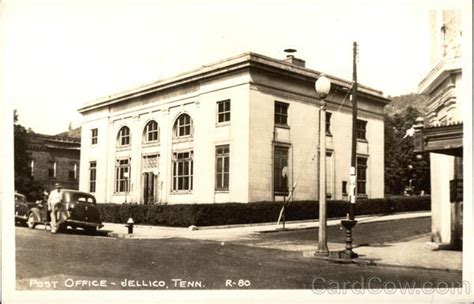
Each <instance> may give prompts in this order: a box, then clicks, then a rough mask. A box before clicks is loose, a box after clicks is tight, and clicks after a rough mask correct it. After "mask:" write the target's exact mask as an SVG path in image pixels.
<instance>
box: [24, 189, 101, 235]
mask: <svg viewBox="0 0 474 304" xmlns="http://www.w3.org/2000/svg"><path fill="white" fill-rule="evenodd" d="M61 196H62V198H61V202H60V203H59V204H57V205H56V212H55V214H56V219H57V225H56V227H51V232H52V233H56V232H58V231H64V230H65V229H66V228H67V227H71V228H72V229H76V228H79V227H80V228H82V229H84V230H85V231H87V232H90V233H94V232H96V231H97V229H98V228H102V227H103V225H102V221H101V218H100V213H99V210H98V208H97V202H96V200H95V197H94V196H93V195H92V194H90V193H86V192H81V191H77V190H69V189H62V190H61ZM47 209H48V208H47V206H36V207H33V208H31V210H30V213H29V216H28V221H27V224H28V227H30V228H35V226H36V225H37V224H43V225H48V224H50V218H49V212H48V210H47Z"/></svg>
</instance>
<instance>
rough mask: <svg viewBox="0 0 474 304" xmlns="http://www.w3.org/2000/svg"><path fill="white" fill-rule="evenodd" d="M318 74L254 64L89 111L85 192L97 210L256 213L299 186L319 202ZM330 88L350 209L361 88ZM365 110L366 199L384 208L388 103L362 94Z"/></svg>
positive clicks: (362, 190) (289, 63)
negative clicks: (194, 208)
mask: <svg viewBox="0 0 474 304" xmlns="http://www.w3.org/2000/svg"><path fill="white" fill-rule="evenodd" d="M319 75H320V73H319V72H317V71H314V70H310V69H308V68H305V62H304V61H303V60H301V59H297V58H295V57H293V56H289V57H288V58H286V59H285V60H277V59H273V58H269V57H266V56H262V55H259V54H255V53H244V54H241V55H239V56H236V57H232V58H228V59H225V60H222V61H220V62H217V63H214V64H210V65H206V66H203V67H201V68H199V69H196V70H194V71H191V72H187V73H183V74H180V75H177V76H175V77H173V78H169V79H165V80H161V81H157V82H154V83H152V84H149V85H146V86H142V87H139V88H137V89H134V90H130V91H126V92H122V93H118V94H116V95H112V96H108V97H107V98H103V99H99V100H96V101H94V102H91V103H88V104H85V105H84V106H82V107H81V108H80V109H79V112H80V113H81V114H82V115H83V118H84V119H83V124H82V144H81V168H80V173H81V175H80V186H79V187H80V190H83V191H89V192H93V193H94V194H95V196H96V197H97V200H98V201H99V202H114V203H123V202H137V203H168V204H176V203H222V202H255V201H272V200H281V199H282V198H283V196H282V195H284V194H285V193H287V191H288V188H291V185H293V184H294V183H295V182H297V187H296V189H295V192H294V197H293V199H294V200H316V199H317V196H318V195H317V184H318V183H317V176H318V175H317V172H318V162H317V160H318V158H317V150H318V147H317V143H318V125H319V122H318V121H319V117H318V116H319V100H318V98H317V94H316V92H315V89H314V82H315V80H316V79H317V77H319ZM329 78H330V79H331V81H332V83H333V85H332V90H331V93H330V94H329V96H328V98H327V102H328V106H327V109H328V112H329V113H328V115H327V117H328V123H327V129H328V132H327V135H326V139H327V192H328V197H330V198H332V199H345V198H346V193H345V192H346V186H347V182H348V175H349V167H350V151H351V149H350V143H351V140H350V139H351V137H350V136H351V115H352V114H351V107H350V105H351V102H350V100H349V96H348V95H349V94H347V91H348V88H350V86H351V82H349V81H346V80H342V79H338V78H335V77H331V76H329ZM343 100H344V103H342V101H343ZM358 103H359V119H360V124H359V130H358V137H359V140H358V164H359V166H358V171H359V175H358V176H359V177H358V187H359V195H360V196H363V197H369V198H381V197H383V195H384V192H383V191H384V122H383V114H382V110H383V107H384V106H385V105H386V104H387V103H388V100H387V99H386V98H384V97H383V95H382V92H380V91H377V90H374V89H371V88H369V87H366V86H363V85H360V86H359V98H358ZM284 167H286V169H285V170H283V168H284ZM282 171H286V172H287V177H286V178H285V177H283V176H282Z"/></svg>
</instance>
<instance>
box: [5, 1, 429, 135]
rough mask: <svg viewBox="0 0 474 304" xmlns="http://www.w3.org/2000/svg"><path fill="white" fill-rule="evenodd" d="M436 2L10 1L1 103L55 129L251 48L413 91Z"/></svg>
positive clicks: (43, 128)
mask: <svg viewBox="0 0 474 304" xmlns="http://www.w3.org/2000/svg"><path fill="white" fill-rule="evenodd" d="M430 3H432V2H428V1H378V2H374V1H302V0H301V1H297V0H296V1H295V0H294V1H245V0H241V1H226V2H224V1H207V2H203V1H199V3H198V2H197V1H184V0H182V1H143V0H142V1H124V0H122V1H120V0H118V1H106V0H102V1H78V0H77V1H66V0H63V1H41V0H38V1H7V2H6V4H4V5H3V7H2V8H3V10H2V12H1V14H2V22H3V24H2V31H3V35H2V37H3V41H2V42H3V46H4V48H3V51H2V52H3V55H2V56H1V57H2V62H1V63H2V67H3V73H2V76H3V78H2V88H3V89H2V92H1V94H2V100H3V101H4V102H6V103H7V104H8V105H10V106H11V108H12V109H17V111H18V114H19V123H20V124H22V125H23V126H25V127H27V128H31V129H32V130H33V131H35V132H37V133H44V134H57V133H60V132H63V131H65V130H67V128H68V126H69V124H72V126H73V127H78V126H80V123H81V115H80V114H79V113H78V112H77V109H78V108H79V107H80V106H81V105H82V104H84V103H87V102H90V101H92V100H94V99H97V98H99V97H102V96H105V95H110V94H113V93H117V92H120V91H123V90H126V89H130V88H133V87H137V86H140V85H143V84H147V83H150V82H153V81H156V80H159V79H161V78H165V77H169V76H172V75H174V74H178V73H181V72H185V71H187V70H190V69H194V68H197V67H199V66H201V65H204V64H208V63H212V62H214V61H219V60H221V59H224V58H227V57H231V56H235V55H238V54H240V53H243V52H248V51H252V52H256V53H260V54H263V55H267V56H270V57H274V58H280V59H283V58H284V57H285V54H284V52H283V50H284V49H286V48H294V49H297V53H296V56H297V57H298V58H302V59H304V60H306V66H307V67H309V68H312V69H315V70H318V71H321V72H324V73H327V74H329V75H333V76H337V77H341V78H345V79H352V43H353V41H357V42H358V44H359V49H360V50H359V61H358V81H359V82H360V83H362V84H365V85H368V86H370V87H373V88H376V89H379V90H382V91H383V93H384V95H386V96H389V95H391V96H396V95H402V94H408V93H411V92H415V91H416V88H417V85H418V83H419V82H420V81H421V80H422V79H423V77H424V76H425V75H426V73H427V72H428V71H429V68H430V65H429V64H430V58H429V54H430V49H429V40H428V39H429V27H428V26H429V23H428V12H429V9H432V8H433V6H432V5H431V4H430Z"/></svg>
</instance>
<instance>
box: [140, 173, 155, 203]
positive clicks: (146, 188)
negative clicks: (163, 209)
mask: <svg viewBox="0 0 474 304" xmlns="http://www.w3.org/2000/svg"><path fill="white" fill-rule="evenodd" d="M156 177H157V176H156V175H155V174H154V173H153V172H145V173H143V202H144V203H145V204H154V203H155V202H156V180H157V178H156Z"/></svg>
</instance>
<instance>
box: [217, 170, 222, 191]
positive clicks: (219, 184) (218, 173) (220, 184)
mask: <svg viewBox="0 0 474 304" xmlns="http://www.w3.org/2000/svg"><path fill="white" fill-rule="evenodd" d="M222 186H223V185H222V173H220V172H217V174H216V187H217V188H218V189H219V188H222Z"/></svg>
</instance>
